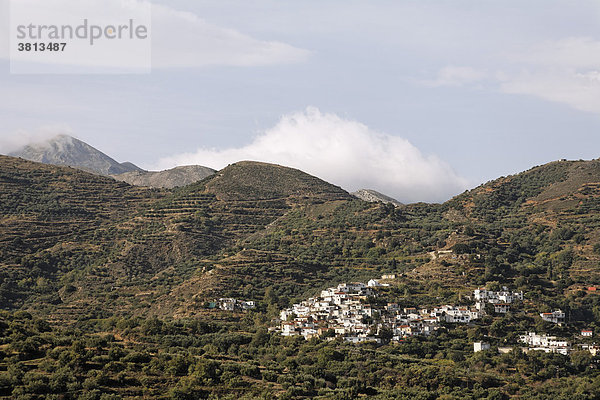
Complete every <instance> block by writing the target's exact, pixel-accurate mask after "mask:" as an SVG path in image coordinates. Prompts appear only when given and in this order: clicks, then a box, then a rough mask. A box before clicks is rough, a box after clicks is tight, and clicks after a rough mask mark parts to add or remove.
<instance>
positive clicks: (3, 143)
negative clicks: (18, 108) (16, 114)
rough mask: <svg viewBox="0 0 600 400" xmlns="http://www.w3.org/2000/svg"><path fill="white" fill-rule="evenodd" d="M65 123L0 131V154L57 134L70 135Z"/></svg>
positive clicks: (42, 140) (40, 141)
mask: <svg viewBox="0 0 600 400" xmlns="http://www.w3.org/2000/svg"><path fill="white" fill-rule="evenodd" d="M72 134H73V133H72V130H71V128H70V127H68V126H66V125H53V126H44V127H41V128H39V129H34V130H24V129H22V130H18V131H16V132H12V133H6V134H5V133H0V154H9V153H11V152H13V151H16V150H19V149H21V148H23V147H25V146H27V145H30V144H36V143H42V142H45V141H46V140H48V139H52V138H54V137H56V136H58V135H72Z"/></svg>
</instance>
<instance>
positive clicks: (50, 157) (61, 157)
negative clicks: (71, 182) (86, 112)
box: [9, 134, 141, 175]
mask: <svg viewBox="0 0 600 400" xmlns="http://www.w3.org/2000/svg"><path fill="white" fill-rule="evenodd" d="M9 155H10V156H13V157H21V158H24V159H26V160H30V161H35V162H41V163H44V164H53V165H68V166H71V167H75V168H79V169H83V170H85V171H88V172H92V173H96V174H101V175H111V174H122V173H125V172H130V171H141V169H140V168H138V167H137V166H135V165H133V164H131V163H123V164H121V163H119V162H117V161H115V160H114V159H112V158H110V157H109V156H107V155H106V154H104V153H102V152H101V151H99V150H97V149H95V148H94V147H92V146H90V145H89V144H87V143H85V142H82V141H81V140H79V139H76V138H74V137H72V136H69V135H64V134H62V135H57V136H55V137H53V138H51V139H48V140H46V141H44V142H39V143H32V144H29V145H27V146H25V147H23V148H22V149H20V150H17V151H15V152H12V153H10V154H9Z"/></svg>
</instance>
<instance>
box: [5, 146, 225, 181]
mask: <svg viewBox="0 0 600 400" xmlns="http://www.w3.org/2000/svg"><path fill="white" fill-rule="evenodd" d="M9 155H10V156H13V157H20V158H23V159H25V160H29V161H35V162H40V163H44V164H51V165H64V166H70V167H74V168H79V169H82V170H84V171H87V172H91V173H94V174H99V175H104V176H111V177H113V178H114V179H116V180H118V181H122V182H126V183H128V184H130V185H134V186H146V187H153V188H167V189H172V188H175V187H180V186H185V185H189V184H190V183H194V182H197V181H199V180H202V179H204V178H206V177H207V176H210V175H212V174H214V173H215V170H213V169H211V168H208V167H203V166H200V165H189V166H181V167H176V168H172V169H169V170H166V171H145V170H143V169H141V168H139V167H138V166H136V165H134V164H132V163H130V162H124V163H119V162H117V161H115V160H114V159H112V158H111V157H109V156H107V155H106V154H104V153H102V152H101V151H100V150H97V149H95V148H94V147H92V146H90V145H89V144H87V143H85V142H82V141H81V140H79V139H76V138H74V137H71V136H68V135H59V136H56V137H54V138H52V139H49V140H47V141H45V142H41V143H33V144H30V145H27V146H25V147H23V148H22V149H20V150H17V151H15V152H12V153H11V154H9Z"/></svg>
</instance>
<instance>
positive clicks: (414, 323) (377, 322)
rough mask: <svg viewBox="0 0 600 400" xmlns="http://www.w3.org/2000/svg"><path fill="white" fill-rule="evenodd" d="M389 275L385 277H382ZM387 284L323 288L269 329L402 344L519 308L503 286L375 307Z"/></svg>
mask: <svg viewBox="0 0 600 400" xmlns="http://www.w3.org/2000/svg"><path fill="white" fill-rule="evenodd" d="M392 276H393V275H384V276H382V280H386V279H390V278H391V277H392ZM394 278H395V276H394ZM392 279H393V278H392ZM388 286H389V284H388V283H381V282H380V281H379V280H375V279H371V280H370V281H369V282H368V283H367V284H365V283H362V282H354V283H341V284H339V285H337V286H336V287H330V288H328V289H325V290H322V291H321V293H320V295H319V296H317V297H311V298H309V299H307V300H305V301H302V302H301V303H297V304H294V305H292V306H291V307H290V308H287V309H284V310H282V311H281V312H280V315H279V320H280V324H279V326H277V327H273V328H271V330H272V331H278V332H280V333H281V335H283V336H302V337H304V338H305V339H307V340H309V339H312V338H318V337H324V338H328V339H333V338H335V337H340V338H342V340H344V341H346V342H351V343H361V342H376V343H383V342H387V341H391V342H401V341H402V340H403V339H405V338H407V337H409V336H429V335H433V334H435V333H436V331H437V330H438V329H440V327H442V326H447V325H446V324H470V323H471V322H472V321H475V320H478V319H481V318H482V317H483V316H485V315H487V314H488V312H493V313H494V314H506V313H508V312H510V311H511V309H512V308H518V307H519V304H520V303H521V302H522V301H523V299H524V297H523V292H522V291H519V292H516V291H511V290H509V289H508V288H507V287H505V286H504V287H502V288H501V290H498V291H493V290H486V289H484V288H478V289H475V290H474V291H473V294H472V296H471V300H472V301H473V302H474V304H472V305H451V304H446V305H441V306H439V307H433V308H420V309H417V308H414V307H400V306H399V305H398V304H397V303H387V304H386V305H384V306H377V305H376V303H377V302H375V301H372V300H375V299H377V298H379V297H380V293H379V292H380V289H381V288H384V287H388ZM488 310H489V311H488ZM539 315H540V317H541V318H542V319H543V320H544V321H546V322H551V323H554V324H559V325H562V324H564V323H565V313H564V312H563V311H561V310H555V311H553V312H550V313H540V314H539ZM592 335H593V332H592V331H591V330H583V331H582V332H581V336H582V337H591V336H592ZM519 342H520V343H521V344H522V345H524V346H522V347H521V350H522V351H523V352H528V351H544V352H546V353H559V354H563V355H567V354H569V352H570V351H571V349H572V346H571V344H570V343H569V342H568V341H567V340H564V339H557V338H556V337H555V336H549V335H545V334H537V333H535V332H527V333H526V334H524V335H521V336H519ZM577 347H578V348H580V349H583V350H588V351H589V352H590V353H592V355H594V356H595V355H596V353H597V352H598V353H600V346H596V345H595V344H580V345H578V346H577ZM489 348H490V345H489V343H486V342H475V343H474V351H475V352H477V351H482V350H487V349H489ZM512 349H513V347H509V348H500V349H499V351H500V352H507V351H510V350H512Z"/></svg>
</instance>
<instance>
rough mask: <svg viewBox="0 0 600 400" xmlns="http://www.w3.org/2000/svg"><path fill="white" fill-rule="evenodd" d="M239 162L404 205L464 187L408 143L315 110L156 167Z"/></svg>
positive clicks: (437, 161)
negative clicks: (235, 143) (290, 170)
mask: <svg viewBox="0 0 600 400" xmlns="http://www.w3.org/2000/svg"><path fill="white" fill-rule="evenodd" d="M241 160H255V161H265V162H271V163H277V164H281V165H285V166H290V167H294V168H298V169H301V170H303V171H305V172H308V173H310V174H312V175H315V176H318V177H320V178H322V179H324V180H326V181H329V182H331V183H334V184H337V185H340V186H342V187H343V188H344V189H347V190H350V191H353V190H357V189H361V188H368V189H375V190H377V191H380V192H382V193H385V194H388V195H390V196H393V197H395V198H397V199H398V200H400V201H403V202H415V201H444V200H447V199H448V198H450V197H451V196H452V195H456V194H458V193H459V192H461V191H462V190H464V189H465V188H466V186H467V182H466V180H465V179H463V178H461V177H459V176H458V175H456V173H454V171H452V169H451V168H450V167H449V166H448V165H447V164H446V163H445V162H443V161H442V160H440V159H439V158H438V157H436V156H433V155H429V156H426V155H423V154H422V153H421V152H420V151H419V150H418V149H417V148H416V147H415V146H413V145H412V144H411V143H410V142H408V141H407V140H405V139H403V138H400V137H397V136H393V135H389V134H385V133H378V132H375V131H373V130H371V129H369V128H368V127H367V126H365V125H363V124H361V123H359V122H356V121H352V120H347V119H343V118H340V117H339V116H337V115H335V114H327V113H321V112H320V111H319V110H318V109H316V108H314V107H309V108H307V109H306V111H305V112H297V113H293V114H289V115H285V116H283V117H282V118H281V120H280V121H279V123H278V124H277V125H276V126H275V127H273V128H271V129H269V130H267V131H266V132H264V133H262V134H261V135H259V136H258V137H256V138H255V139H254V141H253V142H252V143H250V144H248V145H246V146H243V147H239V148H230V149H224V150H215V149H206V148H201V149H199V150H197V151H196V152H194V153H189V154H181V155H176V156H173V157H169V158H165V159H162V160H161V161H160V162H159V169H164V168H170V167H173V166H176V165H185V164H200V165H206V166H209V167H213V168H216V169H220V168H223V167H225V166H226V165H227V164H230V163H233V162H237V161H241Z"/></svg>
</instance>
